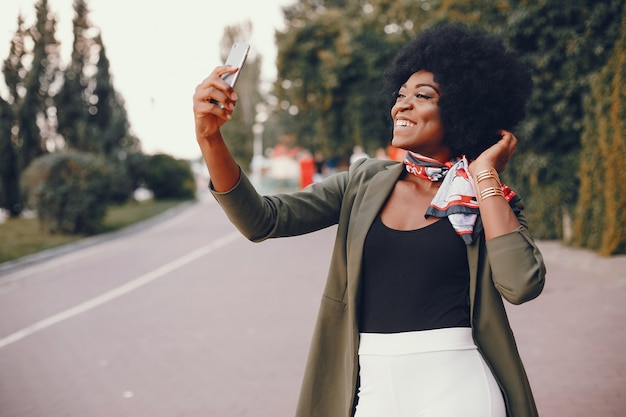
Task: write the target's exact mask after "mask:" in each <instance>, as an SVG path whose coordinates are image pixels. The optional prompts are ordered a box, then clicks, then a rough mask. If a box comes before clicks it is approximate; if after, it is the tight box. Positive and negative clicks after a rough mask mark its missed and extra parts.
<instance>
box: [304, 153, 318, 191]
mask: <svg viewBox="0 0 626 417" xmlns="http://www.w3.org/2000/svg"><path fill="white" fill-rule="evenodd" d="M314 174H315V160H314V159H313V157H311V156H308V155H307V156H304V157H302V158H301V159H300V188H304V187H306V186H307V185H309V184H312V183H313V175H314Z"/></svg>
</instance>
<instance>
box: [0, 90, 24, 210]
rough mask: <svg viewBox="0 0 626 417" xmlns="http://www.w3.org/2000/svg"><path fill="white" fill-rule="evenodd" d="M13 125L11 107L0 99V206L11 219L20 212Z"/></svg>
mask: <svg viewBox="0 0 626 417" xmlns="http://www.w3.org/2000/svg"><path fill="white" fill-rule="evenodd" d="M13 125H14V120H13V112H12V110H11V106H10V105H9V103H8V102H6V101H5V100H4V99H3V98H2V97H0V179H1V182H0V185H1V191H2V193H1V194H0V196H1V197H2V198H0V206H1V207H5V208H6V209H8V211H9V214H10V216H11V217H17V216H18V215H19V214H20V212H21V201H20V194H19V171H18V166H17V158H16V155H15V149H14V148H13V141H12V137H11V136H12V133H11V130H12V128H13Z"/></svg>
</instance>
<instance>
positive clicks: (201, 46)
mask: <svg viewBox="0 0 626 417" xmlns="http://www.w3.org/2000/svg"><path fill="white" fill-rule="evenodd" d="M87 2H88V6H89V8H90V14H89V16H90V20H91V23H92V24H93V26H95V27H97V28H99V29H100V30H101V34H102V39H103V42H104V45H105V47H106V50H107V56H108V58H109V61H110V64H111V73H112V75H113V83H114V85H115V88H116V89H117V90H118V91H119V92H120V93H121V95H122V96H123V98H124V100H125V102H126V110H127V112H128V116H129V119H130V123H131V129H132V131H133V133H134V134H135V135H136V136H138V137H139V139H140V140H141V143H142V148H143V151H144V152H146V153H148V154H154V153H158V152H163V153H167V154H169V155H172V156H174V157H176V158H198V157H199V156H200V151H199V148H198V145H197V143H196V140H195V136H194V129H193V113H192V96H193V93H194V89H195V87H196V85H198V84H199V83H200V82H201V81H202V80H203V79H204V78H205V77H206V76H208V75H209V73H210V72H211V71H212V70H213V68H214V67H215V66H217V65H221V64H222V62H221V60H220V40H221V38H222V35H223V32H224V27H226V26H232V25H236V24H241V23H244V22H246V21H248V20H249V21H251V22H252V25H253V26H252V28H253V29H252V36H251V38H250V39H249V42H250V44H251V53H256V54H258V55H260V56H261V57H262V62H263V67H262V81H264V82H271V81H273V80H274V79H275V77H276V68H275V59H276V48H275V43H274V32H275V30H276V29H281V28H283V18H282V13H281V7H284V6H288V5H291V4H293V3H294V2H295V0H176V1H172V0H87ZM48 3H49V4H50V9H51V11H52V12H53V13H54V14H55V15H56V16H57V20H58V23H57V38H58V39H59V40H60V42H61V54H62V62H63V64H67V63H68V62H69V57H70V54H71V47H72V33H71V30H72V18H73V16H74V11H73V9H72V3H73V0H49V1H48ZM34 4H35V0H0V62H1V61H4V59H5V58H6V57H7V56H8V53H9V48H10V42H11V38H12V37H13V35H14V33H15V30H16V29H17V16H18V14H19V13H20V11H21V12H22V14H23V15H24V17H25V19H26V23H27V24H30V23H32V22H33V21H34V14H35V12H34ZM138 22H140V25H139V26H137V24H138ZM0 77H2V81H1V82H0V94H2V95H3V97H5V98H6V95H5V94H6V88H5V84H4V79H3V76H2V75H1V74H0ZM238 93H239V94H240V95H241V94H242V92H238Z"/></svg>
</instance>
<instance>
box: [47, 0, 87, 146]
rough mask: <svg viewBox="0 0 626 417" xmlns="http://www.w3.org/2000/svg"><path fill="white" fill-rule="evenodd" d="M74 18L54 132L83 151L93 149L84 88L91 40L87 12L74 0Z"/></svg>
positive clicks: (58, 97) (85, 8) (79, 2)
mask: <svg viewBox="0 0 626 417" xmlns="http://www.w3.org/2000/svg"><path fill="white" fill-rule="evenodd" d="M73 7H74V13H75V15H74V18H73V19H72V29H73V34H74V42H73V44H72V56H71V62H70V63H69V65H68V66H67V68H65V70H64V71H63V87H62V88H61V91H59V93H58V94H57V95H56V96H55V105H56V108H57V119H58V131H59V133H60V134H61V135H62V136H63V138H64V140H65V144H66V146H68V147H70V148H73V149H77V150H84V151H93V150H94V148H95V146H94V144H93V143H91V141H90V140H89V139H88V132H87V119H88V117H89V116H88V115H89V113H88V109H89V104H88V102H87V96H88V95H87V93H86V88H87V87H88V81H89V80H88V78H87V76H86V74H85V69H86V67H87V66H88V64H89V61H90V57H91V52H90V49H91V45H92V39H91V38H90V37H89V35H88V30H89V29H90V27H91V24H90V22H89V19H88V14H89V9H88V8H87V3H86V1H85V0H74V4H73Z"/></svg>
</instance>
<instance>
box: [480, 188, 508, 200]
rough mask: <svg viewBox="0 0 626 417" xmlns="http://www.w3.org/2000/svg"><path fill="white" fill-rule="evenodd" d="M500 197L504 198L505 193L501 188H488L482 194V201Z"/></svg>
mask: <svg viewBox="0 0 626 417" xmlns="http://www.w3.org/2000/svg"><path fill="white" fill-rule="evenodd" d="M495 196H500V197H504V191H502V188H501V187H487V188H485V189H484V190H482V191H481V192H480V201H483V200H484V199H486V198H489V197H495Z"/></svg>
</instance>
